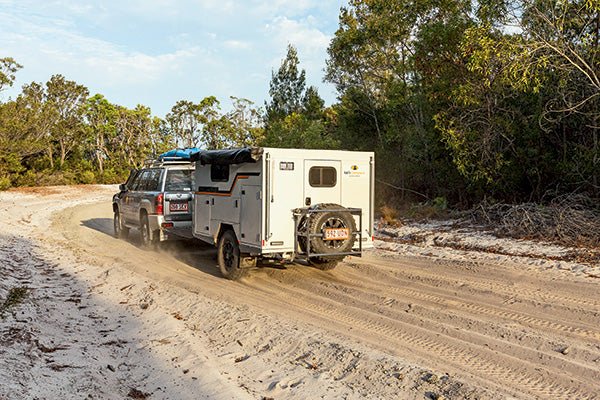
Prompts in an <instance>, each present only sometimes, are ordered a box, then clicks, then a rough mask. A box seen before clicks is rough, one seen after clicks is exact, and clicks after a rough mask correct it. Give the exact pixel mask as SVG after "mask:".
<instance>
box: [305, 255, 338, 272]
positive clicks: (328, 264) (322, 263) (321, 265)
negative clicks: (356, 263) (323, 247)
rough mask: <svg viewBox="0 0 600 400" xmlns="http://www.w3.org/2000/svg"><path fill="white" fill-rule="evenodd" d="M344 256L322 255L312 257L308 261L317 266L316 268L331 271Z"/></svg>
mask: <svg viewBox="0 0 600 400" xmlns="http://www.w3.org/2000/svg"><path fill="white" fill-rule="evenodd" d="M342 260H343V258H331V259H326V258H321V257H311V258H310V259H309V260H308V263H309V264H310V265H312V266H313V267H315V268H316V269H320V270H321V271H331V270H332V269H334V268H335V267H336V266H337V265H338V263H339V262H340V261H342Z"/></svg>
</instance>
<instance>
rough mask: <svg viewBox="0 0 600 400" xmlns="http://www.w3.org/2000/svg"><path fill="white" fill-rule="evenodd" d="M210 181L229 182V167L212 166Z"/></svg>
mask: <svg viewBox="0 0 600 400" xmlns="http://www.w3.org/2000/svg"><path fill="white" fill-rule="evenodd" d="M210 180H211V181H213V182H227V181H228V180H229V165H217V164H211V165H210Z"/></svg>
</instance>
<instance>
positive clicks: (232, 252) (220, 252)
mask: <svg viewBox="0 0 600 400" xmlns="http://www.w3.org/2000/svg"><path fill="white" fill-rule="evenodd" d="M217 261H218V263H219V269H220V270H221V274H222V275H223V276H224V277H225V278H227V279H231V280H237V279H240V278H241V277H242V276H244V275H245V274H246V270H244V269H242V268H240V246H239V244H238V241H237V238H236V237H235V233H233V231H231V230H227V231H225V232H224V233H223V235H221V238H220V239H219V245H218V248H217Z"/></svg>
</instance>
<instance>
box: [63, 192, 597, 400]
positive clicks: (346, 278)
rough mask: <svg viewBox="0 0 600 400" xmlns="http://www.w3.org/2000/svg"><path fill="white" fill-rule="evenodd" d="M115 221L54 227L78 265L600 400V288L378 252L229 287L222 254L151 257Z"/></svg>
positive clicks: (79, 214)
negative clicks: (130, 273)
mask: <svg viewBox="0 0 600 400" xmlns="http://www.w3.org/2000/svg"><path fill="white" fill-rule="evenodd" d="M111 217H112V214H111V212H110V205H109V204H108V203H103V204H96V205H89V206H80V207H78V208H77V209H70V210H66V211H65V212H62V213H61V214H60V215H59V216H58V217H56V218H55V223H54V226H53V229H55V230H57V231H62V236H64V238H65V239H64V240H63V245H65V246H68V247H70V248H71V249H73V250H74V251H75V252H76V253H79V254H80V255H81V256H82V257H88V258H92V259H95V260H96V261H98V262H102V263H105V264H106V265H110V264H112V263H119V264H120V265H123V266H125V267H127V268H130V269H132V270H134V271H135V272H138V273H140V274H142V275H146V276H148V277H151V278H153V279H161V280H164V281H166V282H168V283H170V284H174V285H178V286H180V287H183V288H185V289H188V290H190V291H196V292H202V293H203V294H204V295H208V296H215V297H218V298H219V299H225V300H226V301H228V302H231V303H232V304H238V305H247V306H250V307H254V308H255V309H258V310H261V312H265V313H270V312H273V313H277V314H279V315H282V316H284V317H286V318H289V319H292V320H295V321H300V322H304V323H307V324H312V325H314V326H316V327H318V328H319V329H326V330H329V331H331V332H333V333H335V334H336V335H338V336H342V337H344V336H345V337H348V338H349V339H352V340H359V341H361V342H363V343H367V344H369V345H370V346H373V347H374V348H378V349H383V350H384V351H386V352H387V353H389V354H391V355H394V356H395V357H399V358H402V359H405V360H408V361H410V362H415V363H418V364H419V365H421V366H423V367H426V368H430V369H434V370H438V371H443V372H448V373H451V374H452V375H455V376H458V377H460V378H461V379H463V380H466V381H469V382H473V383H475V382H477V384H478V385H479V386H481V387H495V388H496V389H497V390H498V391H500V392H502V393H505V394H506V395H507V396H509V395H512V396H516V397H517V398H529V397H532V396H533V397H536V398H556V399H573V398H582V399H595V398H598V393H600V326H599V324H598V321H600V317H599V315H600V301H599V300H598V293H599V292H600V291H599V290H598V289H600V285H599V282H598V281H597V280H593V279H591V278H588V279H583V278H578V277H574V276H573V275H570V274H569V273H567V272H564V271H556V270H546V271H541V270H540V271H532V270H531V267H526V268H525V267H524V268H522V269H520V268H519V266H518V265H504V264H503V265H498V264H494V263H491V262H490V263H486V262H483V261H478V262H477V263H468V262H458V261H456V262H454V261H447V260H446V261H440V260H432V259H426V258H423V259H420V258H415V257H401V256H390V255H389V254H384V255H381V254H379V252H377V251H376V252H373V253H372V254H368V255H366V256H365V257H364V258H362V259H350V260H348V262H346V263H342V264H340V266H339V267H338V268H336V269H335V270H334V271H331V272H322V271H318V270H315V269H312V268H309V267H306V266H301V265H293V266H291V267H289V268H287V269H286V270H277V269H272V268H262V269H258V270H255V271H252V272H251V274H250V276H249V277H247V278H245V279H244V280H242V281H241V282H239V283H231V282H228V281H225V280H224V279H222V278H220V277H219V275H218V272H217V270H216V268H215V262H214V259H213V256H214V250H212V249H210V248H208V247H201V248H200V249H197V248H196V247H194V246H195V245H194V244H188V245H183V246H174V247H173V250H174V252H173V253H172V254H170V253H167V252H159V253H153V252H145V251H142V250H140V249H137V248H136V247H135V239H132V240H131V241H121V240H117V239H114V238H112V237H111V236H110V235H109V234H108V233H110V231H111V221H110V218H111ZM57 233H58V232H57ZM61 240H62V239H61ZM232 289H233V291H232ZM407 308H408V311H407ZM273 329H276V327H273ZM557 346H564V347H568V348H569V349H570V351H569V352H566V351H565V352H564V353H565V354H563V352H561V349H560V348H558V347H557Z"/></svg>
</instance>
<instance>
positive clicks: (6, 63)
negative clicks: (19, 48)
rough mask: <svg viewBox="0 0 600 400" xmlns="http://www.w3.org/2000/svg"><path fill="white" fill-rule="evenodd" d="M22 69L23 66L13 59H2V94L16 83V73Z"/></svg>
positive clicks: (0, 68)
mask: <svg viewBox="0 0 600 400" xmlns="http://www.w3.org/2000/svg"><path fill="white" fill-rule="evenodd" d="M21 68H22V65H20V64H19V63H17V62H16V61H15V60H14V59H13V58H11V57H4V58H0V92H1V91H2V90H3V89H4V88H6V87H8V86H12V84H13V82H14V81H15V73H16V72H17V71H18V70H19V69H21Z"/></svg>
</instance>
